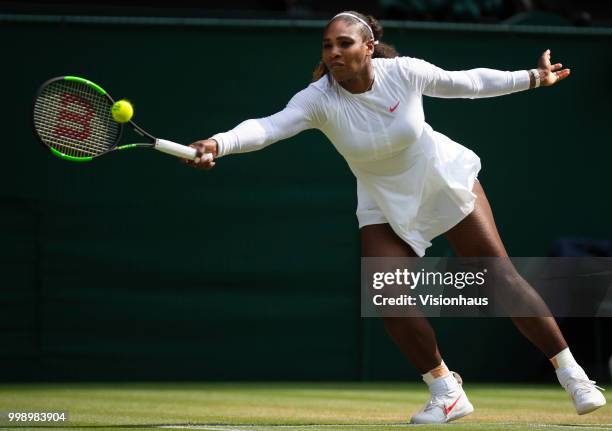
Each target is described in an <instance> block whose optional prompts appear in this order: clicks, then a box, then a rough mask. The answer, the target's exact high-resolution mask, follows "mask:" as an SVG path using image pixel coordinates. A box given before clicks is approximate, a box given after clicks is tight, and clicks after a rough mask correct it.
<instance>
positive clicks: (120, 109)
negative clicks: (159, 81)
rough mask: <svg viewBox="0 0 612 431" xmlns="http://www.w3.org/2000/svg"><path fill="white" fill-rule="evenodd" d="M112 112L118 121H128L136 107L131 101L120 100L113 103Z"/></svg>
mask: <svg viewBox="0 0 612 431" xmlns="http://www.w3.org/2000/svg"><path fill="white" fill-rule="evenodd" d="M111 114H112V115H113V118H114V119H115V121H116V122H117V123H127V122H128V121H130V120H131V119H132V116H133V115H134V108H133V107H132V104H131V103H130V102H129V101H127V100H125V99H123V100H119V101H118V102H115V103H113V107H112V109H111Z"/></svg>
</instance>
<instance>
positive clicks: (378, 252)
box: [361, 223, 417, 257]
mask: <svg viewBox="0 0 612 431" xmlns="http://www.w3.org/2000/svg"><path fill="white" fill-rule="evenodd" d="M361 256H363V257H417V254H416V253H415V252H414V250H412V247H410V246H409V245H408V244H407V243H406V242H405V241H404V240H402V239H401V238H400V237H399V236H397V234H396V233H395V232H393V229H391V226H389V223H382V224H371V225H367V226H364V227H362V228H361Z"/></svg>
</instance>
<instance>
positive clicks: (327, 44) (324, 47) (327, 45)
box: [323, 43, 331, 49]
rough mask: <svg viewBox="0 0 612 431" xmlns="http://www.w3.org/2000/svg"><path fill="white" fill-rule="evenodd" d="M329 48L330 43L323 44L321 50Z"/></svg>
mask: <svg viewBox="0 0 612 431" xmlns="http://www.w3.org/2000/svg"><path fill="white" fill-rule="evenodd" d="M330 47H331V44H330V43H324V44H323V49H329V48H330Z"/></svg>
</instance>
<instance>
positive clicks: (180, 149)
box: [154, 139, 212, 160]
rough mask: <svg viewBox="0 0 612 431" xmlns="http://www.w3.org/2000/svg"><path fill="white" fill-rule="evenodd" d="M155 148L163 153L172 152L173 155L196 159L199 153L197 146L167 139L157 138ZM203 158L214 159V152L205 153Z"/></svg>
mask: <svg viewBox="0 0 612 431" xmlns="http://www.w3.org/2000/svg"><path fill="white" fill-rule="evenodd" d="M154 148H155V149H156V150H157V151H161V152H162V153H166V154H171V155H173V156H176V157H180V158H183V159H188V160H194V159H195V158H196V155H197V151H196V149H195V148H191V147H188V146H186V145H181V144H177V143H176V142H172V141H166V140H165V139H156V140H155V147H154ZM202 160H212V154H203V155H202Z"/></svg>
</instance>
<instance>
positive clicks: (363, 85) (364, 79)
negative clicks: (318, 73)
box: [338, 63, 374, 94]
mask: <svg viewBox="0 0 612 431" xmlns="http://www.w3.org/2000/svg"><path fill="white" fill-rule="evenodd" d="M373 83H374V68H373V67H372V63H370V64H368V65H367V66H366V68H365V70H364V72H363V73H361V74H359V75H357V76H355V77H354V78H351V79H347V80H344V81H342V82H338V84H340V85H341V86H342V88H344V89H345V90H346V91H348V92H349V93H353V94H359V93H365V92H366V91H368V90H369V89H370V88H372V84H373Z"/></svg>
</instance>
